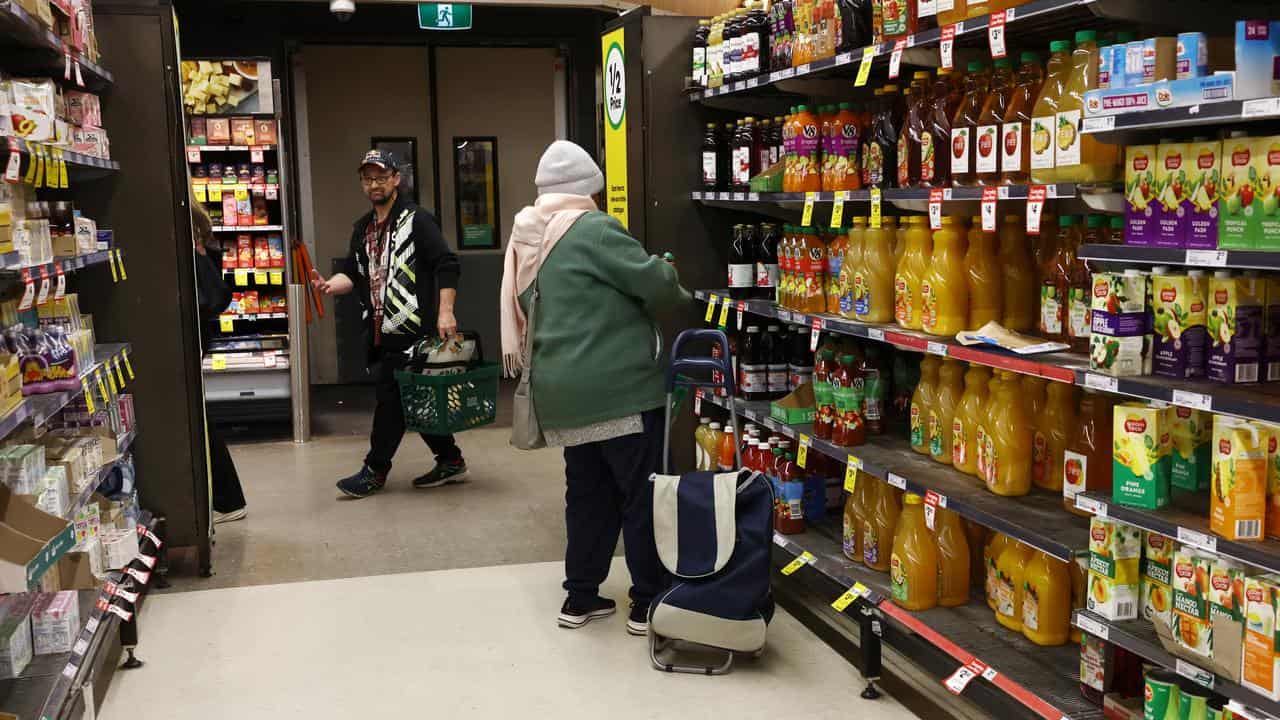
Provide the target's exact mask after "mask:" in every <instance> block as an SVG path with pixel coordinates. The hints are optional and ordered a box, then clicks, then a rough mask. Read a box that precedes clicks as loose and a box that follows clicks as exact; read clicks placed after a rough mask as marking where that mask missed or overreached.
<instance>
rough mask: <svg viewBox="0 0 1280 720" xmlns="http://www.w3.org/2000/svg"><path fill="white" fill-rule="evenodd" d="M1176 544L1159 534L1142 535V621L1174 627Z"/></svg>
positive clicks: (1147, 533) (1146, 533) (1144, 532)
mask: <svg viewBox="0 0 1280 720" xmlns="http://www.w3.org/2000/svg"><path fill="white" fill-rule="evenodd" d="M1176 547H1177V542H1176V541H1174V540H1173V539H1172V538H1168V537H1165V536H1164V535H1161V534H1159V533H1153V532H1146V531H1143V533H1142V587H1141V592H1142V602H1141V609H1142V618H1143V619H1144V620H1147V621H1148V622H1150V621H1151V619H1152V618H1156V617H1158V618H1160V619H1162V620H1164V622H1165V624H1167V625H1172V624H1173V584H1172V583H1173V553H1174V549H1175V548H1176Z"/></svg>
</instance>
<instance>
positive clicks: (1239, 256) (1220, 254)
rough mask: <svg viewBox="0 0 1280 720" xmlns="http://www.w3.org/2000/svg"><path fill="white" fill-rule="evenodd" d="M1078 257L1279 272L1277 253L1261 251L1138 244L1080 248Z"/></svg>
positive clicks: (1278, 256)
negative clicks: (1192, 248) (1197, 248)
mask: <svg viewBox="0 0 1280 720" xmlns="http://www.w3.org/2000/svg"><path fill="white" fill-rule="evenodd" d="M1079 255H1080V257H1081V258H1083V259H1085V260H1100V261H1104V262H1124V263H1137V264H1143V265H1189V266H1191V267H1198V268H1251V269H1256V270H1280V252H1266V251H1261V250H1183V249H1181V248H1158V247H1143V246H1139V245H1094V244H1087V245H1081V246H1080V253H1079Z"/></svg>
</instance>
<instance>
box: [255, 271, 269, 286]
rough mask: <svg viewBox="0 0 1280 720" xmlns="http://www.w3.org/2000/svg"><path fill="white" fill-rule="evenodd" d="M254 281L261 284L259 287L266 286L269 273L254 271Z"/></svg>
mask: <svg viewBox="0 0 1280 720" xmlns="http://www.w3.org/2000/svg"><path fill="white" fill-rule="evenodd" d="M253 281H254V282H255V283H257V284H259V285H266V284H267V271H266V270H254V271H253Z"/></svg>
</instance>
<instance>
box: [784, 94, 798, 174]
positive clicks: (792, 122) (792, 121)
mask: <svg viewBox="0 0 1280 720" xmlns="http://www.w3.org/2000/svg"><path fill="white" fill-rule="evenodd" d="M782 153H783V156H784V159H785V160H786V163H787V164H786V165H785V166H784V167H783V169H782V191H783V192H795V191H796V160H797V158H798V155H797V154H796V108H795V106H792V107H791V111H790V112H789V113H788V114H787V117H786V119H785V120H783V122H782Z"/></svg>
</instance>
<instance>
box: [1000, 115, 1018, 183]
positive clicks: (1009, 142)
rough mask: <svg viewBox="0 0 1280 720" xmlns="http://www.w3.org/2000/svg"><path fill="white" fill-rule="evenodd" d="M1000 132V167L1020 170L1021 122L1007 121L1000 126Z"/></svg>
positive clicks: (1006, 169) (1005, 169) (1011, 170)
mask: <svg viewBox="0 0 1280 720" xmlns="http://www.w3.org/2000/svg"><path fill="white" fill-rule="evenodd" d="M1000 134H1001V137H1000V168H1001V169H1002V170H1004V171H1005V172H1022V170H1023V168H1022V123H1020V122H1007V123H1005V124H1004V125H1001V126H1000Z"/></svg>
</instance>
